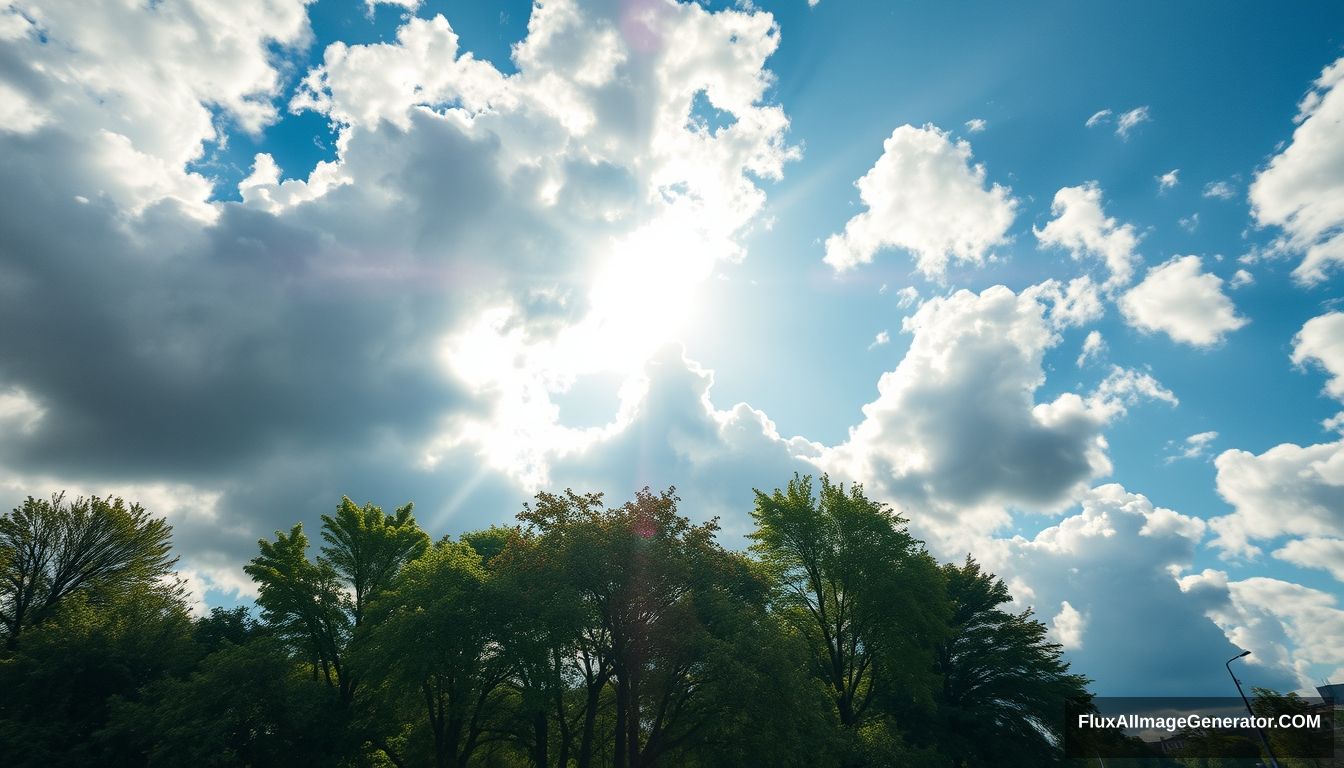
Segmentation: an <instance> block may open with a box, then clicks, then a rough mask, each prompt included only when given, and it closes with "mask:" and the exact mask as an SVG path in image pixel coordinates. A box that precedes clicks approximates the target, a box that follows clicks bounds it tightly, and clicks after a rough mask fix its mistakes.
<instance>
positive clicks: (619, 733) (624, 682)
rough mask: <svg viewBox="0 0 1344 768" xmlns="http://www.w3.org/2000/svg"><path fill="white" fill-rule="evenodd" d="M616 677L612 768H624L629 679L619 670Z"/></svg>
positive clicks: (632, 767)
mask: <svg viewBox="0 0 1344 768" xmlns="http://www.w3.org/2000/svg"><path fill="white" fill-rule="evenodd" d="M616 675H617V677H616V729H615V731H616V732H615V734H614V735H615V738H614V739H613V741H614V742H615V743H614V744H613V745H612V750H613V758H614V759H613V760H612V768H625V766H626V762H625V758H626V751H625V731H626V723H625V717H626V714H628V713H627V711H626V708H627V707H628V706H629V702H630V678H629V676H628V675H626V674H625V673H624V671H622V670H619V669H618V670H617V671H616ZM630 768H634V766H631V767H630Z"/></svg>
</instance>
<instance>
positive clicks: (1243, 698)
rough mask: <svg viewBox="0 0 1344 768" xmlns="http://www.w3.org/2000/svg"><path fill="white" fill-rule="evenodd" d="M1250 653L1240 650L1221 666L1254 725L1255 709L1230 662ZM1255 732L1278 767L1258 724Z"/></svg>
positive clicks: (1274, 764) (1272, 761) (1276, 766)
mask: <svg viewBox="0 0 1344 768" xmlns="http://www.w3.org/2000/svg"><path fill="white" fill-rule="evenodd" d="M1250 655H1251V652H1250V651H1242V652H1241V653H1238V654H1237V655H1236V656H1233V657H1232V658H1230V659H1228V660H1227V663H1226V664H1224V665H1223V666H1225V667H1227V674H1229V675H1231V676H1232V682H1233V683H1234V684H1236V686H1237V693H1239V694H1241V701H1242V703H1243V704H1245V705H1246V713H1247V714H1248V715H1250V716H1251V724H1252V725H1255V710H1253V709H1251V702H1250V701H1249V700H1248V699H1247V698H1246V692H1245V691H1243V690H1241V681H1240V680H1238V679H1237V676H1236V675H1234V674H1232V662H1234V661H1236V660H1237V659H1240V658H1243V657H1245V656H1250ZM1255 732H1256V733H1257V734H1259V735H1260V743H1261V744H1263V745H1264V747H1265V754H1267V755H1269V762H1270V765H1272V766H1274V768H1279V761H1278V758H1276V757H1274V750H1273V749H1271V748H1270V746H1269V739H1266V738H1265V732H1264V731H1263V730H1261V729H1260V726H1258V725H1256V726H1255Z"/></svg>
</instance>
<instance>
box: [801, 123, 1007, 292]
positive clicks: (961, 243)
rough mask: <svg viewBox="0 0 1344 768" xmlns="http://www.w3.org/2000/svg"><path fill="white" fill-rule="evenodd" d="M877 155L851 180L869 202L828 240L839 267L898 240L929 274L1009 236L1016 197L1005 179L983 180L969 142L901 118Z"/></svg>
mask: <svg viewBox="0 0 1344 768" xmlns="http://www.w3.org/2000/svg"><path fill="white" fill-rule="evenodd" d="M882 149H883V151H882V156H881V157H879V158H878V160H877V162H876V163H875V164H874V165H873V167H872V168H871V169H870V170H869V171H868V173H866V174H864V176H863V178H861V179H859V180H858V181H857V182H855V186H857V187H858V188H859V197H860V199H861V200H862V202H863V205H864V207H865V208H866V209H867V210H865V211H863V212H862V213H859V214H858V215H856V216H854V217H853V218H852V219H850V220H849V221H848V222H847V223H846V224H845V230H844V232H843V233H841V234H836V235H831V236H830V237H829V238H827V240H826V256H825V261H826V263H827V264H829V265H831V266H832V267H833V268H835V269H836V271H841V272H843V271H845V270H848V269H852V268H854V267H856V266H858V265H860V264H867V263H868V262H871V261H872V260H873V256H874V255H875V254H876V253H877V252H878V251H880V250H882V249H884V248H901V249H904V250H907V251H909V252H910V253H911V254H912V255H913V256H914V258H915V264H916V266H917V267H918V269H919V271H920V272H922V273H923V274H924V275H926V276H928V277H941V276H943V275H944V274H945V273H946V271H947V268H948V266H949V264H950V263H952V262H959V263H965V264H971V265H978V264H981V263H983V262H984V260H985V258H986V256H987V255H988V254H989V252H990V250H991V249H993V248H994V247H996V246H999V245H1003V244H1004V243H1006V242H1007V233H1008V227H1009V226H1011V225H1012V223H1013V218H1014V217H1015V215H1016V211H1017V201H1016V200H1015V199H1013V197H1012V195H1011V193H1010V190H1009V189H1008V188H1007V187H1003V186H1000V185H998V184H993V185H990V186H986V172H985V167H984V166H983V165H972V163H971V145H970V144H969V143H967V142H966V141H964V140H956V141H954V140H953V139H952V138H951V137H950V136H949V135H948V134H947V132H945V131H943V130H940V129H939V128H937V127H936V126H933V125H925V126H924V127H922V128H915V127H914V126H911V125H903V126H901V127H899V128H897V129H896V130H895V131H893V132H892V134H891V137H890V138H888V139H887V140H886V141H885V142H884V143H883V145H882Z"/></svg>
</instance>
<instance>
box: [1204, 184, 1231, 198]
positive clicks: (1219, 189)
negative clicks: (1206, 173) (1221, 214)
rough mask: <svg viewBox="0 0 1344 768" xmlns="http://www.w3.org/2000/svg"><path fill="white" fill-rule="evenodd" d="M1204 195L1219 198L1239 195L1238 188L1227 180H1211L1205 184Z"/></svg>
mask: <svg viewBox="0 0 1344 768" xmlns="http://www.w3.org/2000/svg"><path fill="white" fill-rule="evenodd" d="M1204 196H1205V197H1213V198H1217V199H1219V200H1231V199H1232V198H1234V197H1236V196H1237V188H1236V187H1234V186H1232V184H1231V183H1230V182H1226V181H1211V182H1209V183H1208V184H1205V185H1204Z"/></svg>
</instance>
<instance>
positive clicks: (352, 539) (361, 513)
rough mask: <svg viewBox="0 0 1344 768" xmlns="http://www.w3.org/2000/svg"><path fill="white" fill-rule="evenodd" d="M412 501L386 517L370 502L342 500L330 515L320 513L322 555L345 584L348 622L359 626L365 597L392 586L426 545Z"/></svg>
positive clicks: (375, 596) (373, 595)
mask: <svg viewBox="0 0 1344 768" xmlns="http://www.w3.org/2000/svg"><path fill="white" fill-rule="evenodd" d="M414 507H415V505H414V504H409V503H408V504H406V505H404V506H401V507H398V508H397V510H396V512H395V513H393V514H390V515H385V514H383V510H381V509H379V508H378V507H375V506H374V505H373V504H365V505H364V506H363V507H358V506H355V503H354V502H353V501H351V500H350V498H349V497H344V498H342V499H341V503H340V505H339V506H338V507H337V508H336V515H335V516H334V517H332V516H329V515H323V516H322V539H323V540H324V541H326V542H327V543H326V545H325V546H323V547H322V558H323V559H324V560H326V562H328V563H330V564H331V566H332V568H334V569H335V570H336V572H337V573H339V574H340V575H341V576H342V577H343V578H344V579H345V580H346V582H347V583H348V584H349V586H350V590H351V592H352V593H353V597H352V598H351V605H350V606H349V612H350V619H351V623H352V624H353V625H354V626H356V627H358V626H359V625H360V624H362V623H363V621H364V611H365V608H366V607H367V606H368V603H369V601H370V600H372V599H375V598H377V596H378V594H379V593H380V592H382V591H383V590H385V589H387V588H388V587H390V586H391V584H392V580H393V579H394V578H396V575H397V572H398V571H399V570H400V569H401V567H402V566H403V565H405V564H406V563H407V562H409V561H411V560H414V559H415V558H416V557H419V556H420V554H421V553H423V552H424V551H425V549H426V548H427V547H428V546H429V536H428V535H427V534H426V533H425V532H424V531H422V530H420V526H419V525H417V524H416V522H415V517H414V516H412V515H411V510H412V509H414Z"/></svg>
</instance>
